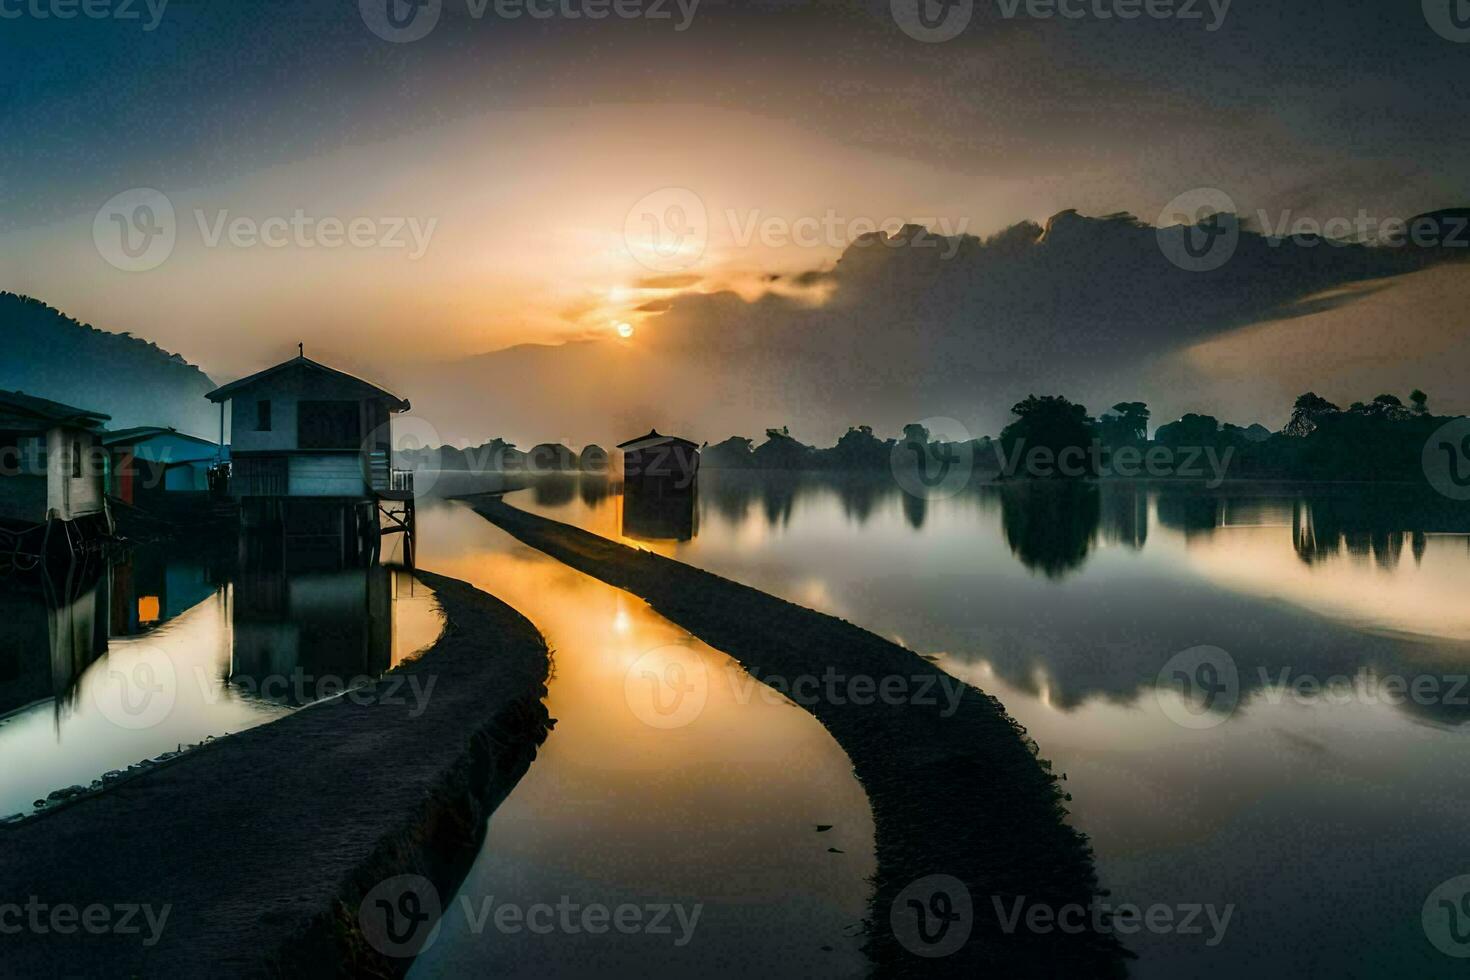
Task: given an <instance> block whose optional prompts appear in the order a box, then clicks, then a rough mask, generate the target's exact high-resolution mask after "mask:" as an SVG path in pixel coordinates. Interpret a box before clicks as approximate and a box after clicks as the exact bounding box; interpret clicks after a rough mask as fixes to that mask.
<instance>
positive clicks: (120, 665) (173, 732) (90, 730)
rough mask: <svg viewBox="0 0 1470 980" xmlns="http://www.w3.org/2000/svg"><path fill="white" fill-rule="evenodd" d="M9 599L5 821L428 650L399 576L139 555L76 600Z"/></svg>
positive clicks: (424, 627)
mask: <svg viewBox="0 0 1470 980" xmlns="http://www.w3.org/2000/svg"><path fill="white" fill-rule="evenodd" d="M18 584H19V583H11V586H12V587H11V588H8V589H7V590H6V591H5V593H4V594H3V596H0V607H3V608H0V623H3V626H0V816H4V815H6V814H10V813H26V812H30V811H32V810H33V809H34V806H33V804H34V801H36V800H40V799H44V798H45V797H46V796H47V795H48V794H49V793H51V792H52V791H53V790H58V789H64V788H66V787H69V786H73V785H81V786H89V785H90V784H91V783H92V782H93V781H94V780H97V779H100V778H101V777H102V776H103V774H104V773H107V772H108V771H111V770H121V769H126V768H127V767H128V766H129V765H132V764H134V763H139V762H142V761H144V760H148V759H154V758H157V757H158V756H160V755H163V754H165V753H169V752H175V751H177V750H178V749H179V748H180V747H181V746H185V747H187V746H190V745H194V744H197V743H199V742H202V741H203V740H205V739H206V738H208V737H218V736H223V735H227V734H231V733H234V732H240V731H244V730H246V729H249V728H253V727H255V726H256V725H260V724H264V723H265V722H268V721H272V720H274V719H276V718H279V717H281V716H282V715H284V714H286V713H288V712H290V711H291V710H293V709H294V708H296V707H299V706H300V705H302V704H305V703H308V702H310V701H314V700H317V699H319V698H321V697H326V696H332V695H333V694H336V693H340V692H341V690H342V689H343V685H344V684H346V683H351V682H352V681H353V680H354V679H361V678H365V677H373V676H377V675H378V674H381V673H382V672H383V671H385V670H387V669H388V668H389V667H391V666H393V665H395V664H397V663H399V662H401V661H402V660H403V659H405V658H407V657H410V656H412V655H413V654H414V653H416V652H417V651H420V650H422V649H424V648H426V647H427V646H428V645H430V644H431V643H432V642H433V641H434V639H435V638H436V637H437V636H438V634H439V631H440V629H441V628H442V623H441V621H440V617H439V614H438V613H437V611H436V610H435V608H434V606H433V597H432V593H431V592H430V591H429V590H428V589H427V588H426V587H425V586H423V585H421V584H419V583H417V582H416V580H414V579H413V578H412V576H411V575H407V574H405V573H404V572H402V571H400V570H398V569H390V568H386V567H382V566H376V567H373V568H358V569H348V570H325V571H310V570H297V569H293V570H291V571H286V570H283V569H280V568H276V569H251V570H248V571H241V570H240V569H238V568H235V567H234V566H233V565H232V564H230V563H225V562H222V561H220V560H219V559H218V558H217V557H215V556H211V555H206V554H192V553H190V552H188V551H187V550H183V549H174V550H172V551H168V552H165V551H161V550H158V549H154V548H148V549H139V550H135V551H133V552H132V553H130V554H129V555H127V556H126V557H125V558H124V559H123V560H121V561H119V562H118V563H116V564H114V565H112V566H110V567H108V568H106V569H103V570H102V571H101V573H100V574H99V575H96V576H94V578H93V580H92V581H90V582H86V583H84V584H83V585H81V586H79V587H78V588H75V589H73V590H72V592H71V593H70V597H69V598H63V599H58V598H56V597H55V595H51V596H49V597H48V596H47V595H44V594H43V593H42V592H41V591H40V590H39V589H35V590H32V591H22V590H20V589H19V588H17V587H16V586H18Z"/></svg>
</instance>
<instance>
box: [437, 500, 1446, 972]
mask: <svg viewBox="0 0 1470 980" xmlns="http://www.w3.org/2000/svg"><path fill="white" fill-rule="evenodd" d="M507 500H508V501H510V502H512V503H515V504H517V505H518V506H522V507H526V508H528V509H531V510H533V511H536V512H539V513H542V514H545V515H547V516H550V517H554V518H556V519H559V520H564V521H568V522H570V523H574V524H578V525H580V526H582V527H585V528H587V529H589V530H592V531H595V532H597V533H600V534H603V535H606V536H608V537H611V538H614V539H616V540H622V541H624V542H625V543H629V544H633V545H636V546H638V547H643V548H648V549H651V550H654V551H657V552H659V553H662V554H666V555H670V556H672V557H675V558H678V559H680V560H682V561H686V562H689V563H691V564H694V565H698V566H700V567H702V568H706V569H709V570H711V571H713V572H716V573H719V574H721V575H724V576H727V577H730V578H732V579H735V580H737V581H740V582H744V583H746V584H749V585H752V586H754V587H756V588H760V589H763V590H766V591H768V592H771V593H774V594H776V595H780V596H783V597H785V598H787V599H790V600H792V601H794V602H797V603H801V604H803V605H806V606H809V607H812V608H815V609H820V610H822V611H824V612H828V613H831V614H833V615H836V616H840V617H843V618H845V619H848V620H851V621H853V622H855V623H858V624H860V625H862V626H865V627H867V628H868V629H871V630H873V631H875V632H877V633H880V634H882V635H885V636H888V637H890V638H892V639H894V640H895V641H897V642H900V643H903V644H904V645H906V646H908V647H910V648H912V649H914V650H916V651H918V652H919V653H922V654H927V655H932V656H935V657H937V658H938V659H939V662H940V664H941V665H942V666H943V667H944V668H945V669H946V670H948V671H949V672H951V673H952V674H954V675H955V676H957V677H961V678H964V679H965V680H967V681H970V682H972V683H974V684H976V685H978V686H979V687H981V688H983V689H984V690H986V691H988V692H990V693H992V694H995V695H996V696H998V697H999V698H1000V699H1001V701H1002V702H1003V703H1004V704H1005V705H1006V707H1007V708H1008V709H1009V711H1010V712H1011V714H1012V715H1014V716H1015V717H1016V718H1017V719H1018V720H1019V721H1020V722H1021V723H1022V724H1024V725H1025V726H1026V727H1027V729H1028V730H1029V732H1030V734H1031V735H1032V736H1033V737H1034V738H1035V739H1036V741H1037V742H1038V743H1039V744H1040V747H1041V754H1042V756H1043V757H1046V758H1049V759H1051V760H1052V761H1053V763H1054V764H1055V766H1056V768H1057V770H1058V771H1061V772H1065V773H1066V774H1067V779H1068V781H1067V788H1068V790H1069V791H1070V792H1071V794H1072V796H1073V801H1072V804H1071V814H1072V817H1071V819H1072V821H1073V822H1074V824H1075V826H1077V827H1078V828H1079V829H1081V830H1082V831H1084V832H1085V833H1087V834H1089V835H1090V836H1091V838H1092V840H1093V843H1094V846H1095V848H1096V852H1097V863H1098V870H1099V874H1100V877H1101V880H1102V882H1103V885H1104V887H1106V888H1108V889H1110V890H1111V892H1112V900H1113V901H1116V902H1119V903H1125V902H1126V903H1132V904H1134V905H1138V906H1141V907H1147V906H1150V905H1153V904H1156V903H1157V904H1163V905H1167V906H1171V907H1174V908H1184V907H1187V906H1191V905H1207V904H1213V905H1214V906H1215V907H1216V910H1217V912H1219V913H1221V914H1223V912H1224V910H1225V909H1226V907H1227V906H1228V907H1230V908H1231V911H1230V918H1229V920H1228V925H1227V926H1226V927H1225V929H1224V932H1223V938H1220V937H1219V935H1218V931H1217V930H1215V929H1213V928H1211V927H1209V926H1208V925H1206V927H1205V928H1204V931H1203V934H1202V935H1181V934H1178V933H1173V932H1170V933H1164V932H1150V931H1148V930H1144V931H1141V932H1139V933H1138V934H1135V935H1128V936H1126V937H1125V941H1126V943H1127V945H1128V946H1129V947H1130V948H1131V949H1132V950H1134V951H1135V952H1137V953H1138V954H1139V956H1140V958H1139V960H1138V961H1137V962H1136V963H1135V964H1134V965H1133V973H1134V975H1136V976H1140V977H1161V978H1162V977H1183V976H1206V975H1209V976H1237V975H1242V974H1246V973H1247V972H1248V971H1249V972H1252V973H1255V974H1257V975H1263V976H1278V975H1295V976H1308V975H1311V976H1450V975H1455V976H1458V975H1463V967H1464V961H1462V960H1453V959H1450V958H1448V957H1446V956H1444V955H1442V954H1441V953H1440V952H1438V951H1437V950H1436V949H1435V948H1434V946H1433V945H1431V943H1430V939H1429V937H1428V936H1427V934H1426V926H1425V921H1424V919H1423V913H1424V909H1425V903H1426V899H1428V898H1429V896H1430V893H1431V892H1432V891H1433V890H1434V889H1435V887H1436V886H1438V885H1439V884H1441V883H1442V882H1444V881H1445V880H1446V879H1449V878H1453V877H1455V876H1458V875H1461V874H1470V845H1467V843H1466V839H1467V837H1466V835H1467V830H1470V780H1467V779H1466V778H1465V776H1466V770H1467V767H1470V764H1467V761H1466V760H1467V758H1470V756H1467V752H1466V748H1467V745H1466V737H1467V731H1466V730H1465V728H1464V723H1465V722H1466V721H1467V720H1470V687H1467V686H1466V685H1465V675H1466V674H1467V673H1470V603H1467V602H1466V595H1467V594H1470V535H1467V531H1470V520H1467V517H1466V514H1465V512H1464V511H1463V510H1458V511H1457V510H1454V509H1451V508H1449V507H1447V506H1446V502H1445V501H1443V500H1424V499H1421V498H1418V497H1413V496H1404V495H1402V494H1399V493H1397V492H1385V491H1381V490H1380V491H1369V490H1365V489H1363V488H1351V487H1338V488H1330V489H1322V488H1317V489H1311V490H1302V489H1294V488H1286V487H1257V486H1235V487H1232V486H1227V487H1226V488H1225V489H1223V490H1221V491H1218V492H1214V493H1208V492H1205V491H1202V490H1192V489H1187V488H1182V487H1179V488H1171V487H1152V488H1150V487H1146V486H1133V485H1124V484H1105V485H1102V486H1100V487H1099V486H1087V487H1039V486H1023V485H1016V486H1010V487H1006V488H999V487H996V486H993V485H992V486H982V487H978V488H972V489H970V490H967V491H965V492H963V493H961V494H958V495H955V496H951V497H947V498H944V499H933V500H922V499H917V498H914V497H912V496H909V495H907V494H904V493H902V492H901V491H899V490H898V489H897V488H896V487H895V486H894V484H893V483H892V482H888V481H882V480H878V479H872V480H844V481H830V480H822V479H804V478H798V477H792V476H787V475H768V476H764V477H762V476H755V475H749V474H729V473H706V474H704V475H703V476H702V477H701V486H700V490H699V496H698V501H697V505H696V506H695V507H694V508H693V510H692V512H691V513H689V514H688V515H671V516H669V518H668V519H667V520H665V521H659V520H654V521H652V522H650V521H649V520H648V519H647V517H646V515H638V516H637V517H636V519H630V515H629V514H628V512H627V510H626V508H625V507H624V502H623V499H622V498H621V496H619V495H618V494H617V493H616V492H610V488H609V486H608V485H607V483H606V482H605V481H601V480H596V479H592V478H584V479H578V478H556V479H548V480H544V481H542V482H540V483H538V484H537V485H536V486H534V487H533V488H531V489H528V490H523V491H519V492H516V493H512V494H510V495H509V496H508V497H507ZM421 531H422V535H421V537H422V544H421V546H420V547H421V561H422V564H423V565H424V566H425V567H430V568H435V569H438V570H441V571H444V572H446V573H448V574H451V575H456V576H460V577H463V578H468V579H470V580H471V581H473V582H475V583H476V584H478V585H479V586H481V587H482V588H485V589H487V590H488V591H490V592H492V593H494V594H496V595H499V596H501V597H502V598H504V599H505V600H506V601H508V602H510V603H511V604H512V605H515V606H516V607H517V608H519V609H520V610H521V611H522V612H524V613H525V614H526V615H528V616H529V617H530V618H531V619H532V620H533V621H535V622H536V623H537V624H538V625H540V626H541V627H542V629H543V630H545V631H546V633H547V635H548V637H549V638H550V640H551V642H552V645H553V646H554V647H556V649H557V675H556V678H555V679H554V680H553V681H552V683H551V698H550V700H551V704H552V714H553V715H555V716H557V717H559V718H560V719H561V724H560V725H559V726H558V728H557V729H556V731H555V732H554V733H553V734H552V736H551V738H550V740H549V741H548V742H547V744H546V748H545V751H544V752H543V754H542V756H541V758H539V759H538V760H537V761H536V762H535V763H534V765H533V766H532V769H531V771H530V773H529V774H528V776H527V777H526V779H525V781H524V782H523V783H522V785H521V786H520V787H519V788H518V789H517V790H516V791H515V793H514V794H513V795H512V796H511V798H510V800H509V801H508V802H507V803H506V804H505V806H503V807H502V808H501V810H500V811H498V812H497V813H496V814H495V816H494V817H493V819H492V821H491V825H490V835H489V840H488V841H487V843H486V846H485V849H484V853H483V854H482V856H481V858H480V861H479V863H478V864H477V865H476V867H475V869H474V871H473V872H472V874H471V877H470V880H469V882H468V883H467V884H466V891H467V892H468V893H471V894H474V895H480V896H484V895H492V894H493V895H497V896H504V897H505V900H512V899H511V896H514V900H516V901H528V900H547V899H549V900H551V901H555V899H556V897H558V896H560V895H561V894H564V893H567V894H571V895H572V896H574V897H575V896H579V895H580V896H582V900H583V901H591V900H594V898H593V897H592V896H601V899H600V900H602V901H607V902H612V901H614V899H613V898H612V896H614V895H622V894H632V895H637V896H657V897H658V900H663V901H687V902H693V901H705V902H707V903H713V904H716V905H719V906H720V908H721V909H722V910H723V913H722V915H719V916H717V915H714V914H712V913H711V912H706V914H705V918H704V919H702V920H701V922H700V925H699V928H698V931H697V934H696V936H695V938H694V940H693V942H692V944H691V945H692V946H694V947H697V948H699V949H701V950H702V951H703V952H704V953H705V954H707V955H706V956H705V957H703V958H701V959H700V960H699V962H700V963H701V966H702V968H703V969H702V972H713V973H717V974H718V973H729V974H754V973H762V972H770V971H773V970H774V971H778V972H780V973H782V974H789V973H792V972H801V973H808V972H812V971H813V970H817V971H820V972H822V973H826V972H828V971H829V970H831V971H835V972H852V971H857V970H860V969H861V966H862V963H861V960H860V959H858V958H857V957H856V956H855V955H854V953H853V946H852V944H851V943H850V942H849V943H848V944H843V943H842V942H841V941H840V939H834V938H833V937H834V935H839V934H840V932H841V927H842V924H843V923H844V922H852V921H856V920H857V919H859V918H861V917H862V914H863V912H864V909H863V907H862V903H863V901H864V900H865V898H866V896H867V890H866V886H865V884H864V883H863V881H862V877H863V875H864V874H865V873H867V871H868V870H870V868H871V860H872V858H871V842H870V840H869V841H867V842H866V843H865V838H864V834H869V835H870V834H871V823H870V821H868V819H867V818H866V816H865V807H864V804H863V803H862V798H861V794H860V789H857V788H856V787H855V785H854V784H853V783H852V782H851V776H850V775H846V778H840V775H839V774H840V773H841V771H842V770H843V764H844V759H843V758H842V757H841V753H840V751H838V750H837V749H836V748H835V746H834V745H832V744H831V742H830V739H826V741H825V742H824V733H823V732H822V731H821V730H820V729H819V728H817V727H816V726H815V723H814V722H813V721H812V720H811V719H810V717H809V716H808V715H807V714H806V713H805V712H804V711H800V710H798V709H795V708H791V707H788V708H784V709H781V710H767V709H766V707H765V706H762V705H760V704H759V703H756V704H752V705H743V706H741V705H731V706H729V707H728V710H724V709H722V710H721V711H719V712H718V713H716V715H715V717H714V718H710V719H708V720H709V722H710V724H709V725H708V726H706V725H705V721H706V719H705V718H701V719H700V720H699V722H698V723H696V724H694V725H690V726H689V727H687V728H681V729H678V730H675V731H659V730H657V729H653V728H650V727H649V726H647V725H645V724H642V723H641V722H640V721H639V720H638V719H637V718H636V717H634V716H633V714H632V713H631V712H630V711H629V709H628V705H627V704H626V703H625V698H624V697H623V694H622V687H623V678H624V674H625V673H626V672H627V670H628V667H629V665H630V663H632V661H633V660H634V659H635V658H636V657H637V656H639V655H640V654H641V653H642V652H643V651H646V650H649V649H652V648H657V647H659V646H660V645H662V644H668V643H678V642H683V643H686V644H688V645H689V646H691V647H693V648H695V649H698V650H699V652H700V656H705V657H718V656H719V655H718V654H716V653H715V652H713V651H708V650H705V649H703V648H702V647H700V646H699V645H698V644H697V643H694V642H693V641H690V640H688V639H687V638H683V639H681V638H680V632H679V630H678V629H677V628H675V627H673V626H671V625H670V624H668V623H667V622H665V621H663V620H661V619H660V618H658V617H657V616H655V615H653V614H652V613H651V612H649V611H648V610H647V609H646V607H644V606H643V605H642V603H640V602H639V601H638V600H636V599H634V598H633V597H631V596H628V595H626V594H624V593H621V592H619V591H617V590H615V589H611V588H609V587H607V586H604V585H601V584H600V583H596V582H593V581H591V580H589V579H587V578H586V577H585V576H582V575H580V574H578V573H576V572H573V571H570V570H568V569H566V568H564V567H561V566H558V565H556V564H554V563H551V562H549V560H548V559H546V558H544V557H543V556H541V555H539V553H536V552H533V551H530V550H528V549H525V548H523V547H521V546H519V545H518V544H516V543H515V542H513V541H512V540H510V539H509V538H508V537H507V536H505V535H504V534H502V533H501V532H499V531H497V530H495V529H493V528H491V527H490V526H489V525H488V524H484V523H483V522H480V521H479V520H478V518H475V517H474V516H473V515H471V514H470V513H469V512H468V511H467V510H466V509H464V508H463V507H462V506H460V505H441V506H439V507H431V508H429V509H428V511H427V512H426V513H425V515H424V517H423V518H422V520H421ZM1196 648H1206V649H1205V650H1204V651H1202V652H1201V651H1200V650H1198V649H1196ZM1187 651H1188V652H1187ZM1186 652H1187V653H1186ZM1181 653H1185V656H1184V657H1182V658H1181V657H1178V656H1177V655H1179V654H1181ZM1400 681H1401V682H1402V683H1403V684H1405V685H1408V686H1409V689H1410V690H1413V691H1415V692H1416V694H1409V695H1402V692H1403V690H1404V689H1403V688H1399V687H1396V686H1395V684H1397V683H1399V682H1400ZM1415 684H1417V685H1418V686H1417V688H1415V687H1413V685H1415ZM1401 695H1402V696H1401ZM757 700H758V699H757ZM819 822H820V823H833V824H836V825H838V829H837V830H834V831H832V832H831V834H830V835H828V834H823V835H812V834H811V833H810V830H809V828H807V827H806V826H805V825H807V824H810V823H819ZM839 831H840V832H841V836H840V837H838V836H836V835H837V834H838V833H839ZM829 836H831V837H832V838H833V842H835V843H836V845H837V846H839V847H841V848H842V849H844V850H845V851H846V852H847V853H846V854H845V855H828V854H827V853H826V851H825V847H826V845H827V844H828V840H827V838H828V837H829ZM532 896H535V898H532ZM762 903H774V905H775V908H774V910H773V909H769V908H763V907H759V906H760V905H761V904H762ZM976 908H977V914H994V913H993V910H992V909H991V907H990V906H989V904H988V903H987V901H986V899H985V898H984V897H983V896H976ZM1179 914H1182V913H1179ZM451 919H452V917H451ZM1201 921H1202V922H1203V921H1204V920H1203V919H1201ZM1436 928H1443V925H1442V924H1439V925H1436V924H1433V923H1431V925H1430V930H1431V931H1432V930H1433V929H1436ZM614 938H615V939H616V940H617V941H609V940H608V937H601V941H599V940H598V939H597V938H595V937H581V938H580V939H574V940H573V941H566V937H561V936H558V937H554V938H542V937H525V936H521V937H505V936H500V935H492V934H491V933H486V934H484V935H479V936H476V935H472V934H470V931H469V930H467V929H463V928H460V929H459V930H458V931H456V929H455V928H454V926H453V925H452V923H451V924H450V925H448V926H447V927H446V932H445V934H444V936H443V938H441V940H440V942H439V944H438V946H436V947H435V948H434V949H433V950H431V951H430V953H429V954H428V955H426V956H425V958H424V959H423V961H422V962H421V963H420V964H419V966H418V972H419V974H420V975H422V976H436V975H447V974H448V973H449V972H451V971H452V970H454V969H459V968H468V967H470V966H473V967H475V968H476V969H477V970H478V969H481V968H483V969H484V970H486V971H487V972H491V973H495V974H511V975H515V974H520V973H525V974H530V973H537V974H541V975H556V976H561V975H572V974H584V973H586V972H587V970H588V969H592V970H597V971H601V972H613V973H638V972H646V971H647V970H649V969H658V968H660V967H663V966H679V965H682V964H683V963H684V962H685V961H684V960H683V959H682V958H681V957H680V956H679V955H677V954H676V953H675V952H671V951H669V950H668V949H664V948H661V947H659V946H658V945H657V944H655V943H651V942H648V943H644V944H643V945H637V944H633V943H630V942H629V941H628V938H627V937H614ZM1212 938H1214V939H1216V940H1217V942H1216V944H1215V945H1213V946H1211V945H1207V942H1208V941H1209V940H1211V939H1212ZM823 945H832V946H833V947H834V952H833V953H830V954H828V953H824V954H823V955H824V956H828V957H831V958H830V959H829V960H818V961H817V964H818V965H817V966H814V967H810V969H809V966H810V964H811V963H812V962H813V960H812V959H811V952H810V951H811V950H812V949H815V948H819V947H820V946H823ZM773 950H775V951H779V952H778V953H776V954H773V952H772V951H773ZM803 954H804V955H805V956H806V957H807V958H802V956H803Z"/></svg>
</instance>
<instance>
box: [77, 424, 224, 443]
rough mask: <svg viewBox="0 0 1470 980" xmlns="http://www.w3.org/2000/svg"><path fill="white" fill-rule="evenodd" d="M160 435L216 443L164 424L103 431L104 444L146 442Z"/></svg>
mask: <svg viewBox="0 0 1470 980" xmlns="http://www.w3.org/2000/svg"><path fill="white" fill-rule="evenodd" d="M158 436H175V437H177V438H179V439H187V440H188V441H190V442H197V443H199V444H201V445H204V446H213V445H214V443H213V442H211V441H210V440H208V439H201V438H199V437H198V436H191V435H189V434H188V433H187V432H180V431H179V430H178V429H175V428H172V427H170V426H163V425H135V426H133V427H132V428H130V429H114V430H113V431H111V432H103V433H102V444H103V445H104V446H118V445H122V444H124V443H139V442H146V441H147V440H149V439H154V438H157V437H158Z"/></svg>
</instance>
